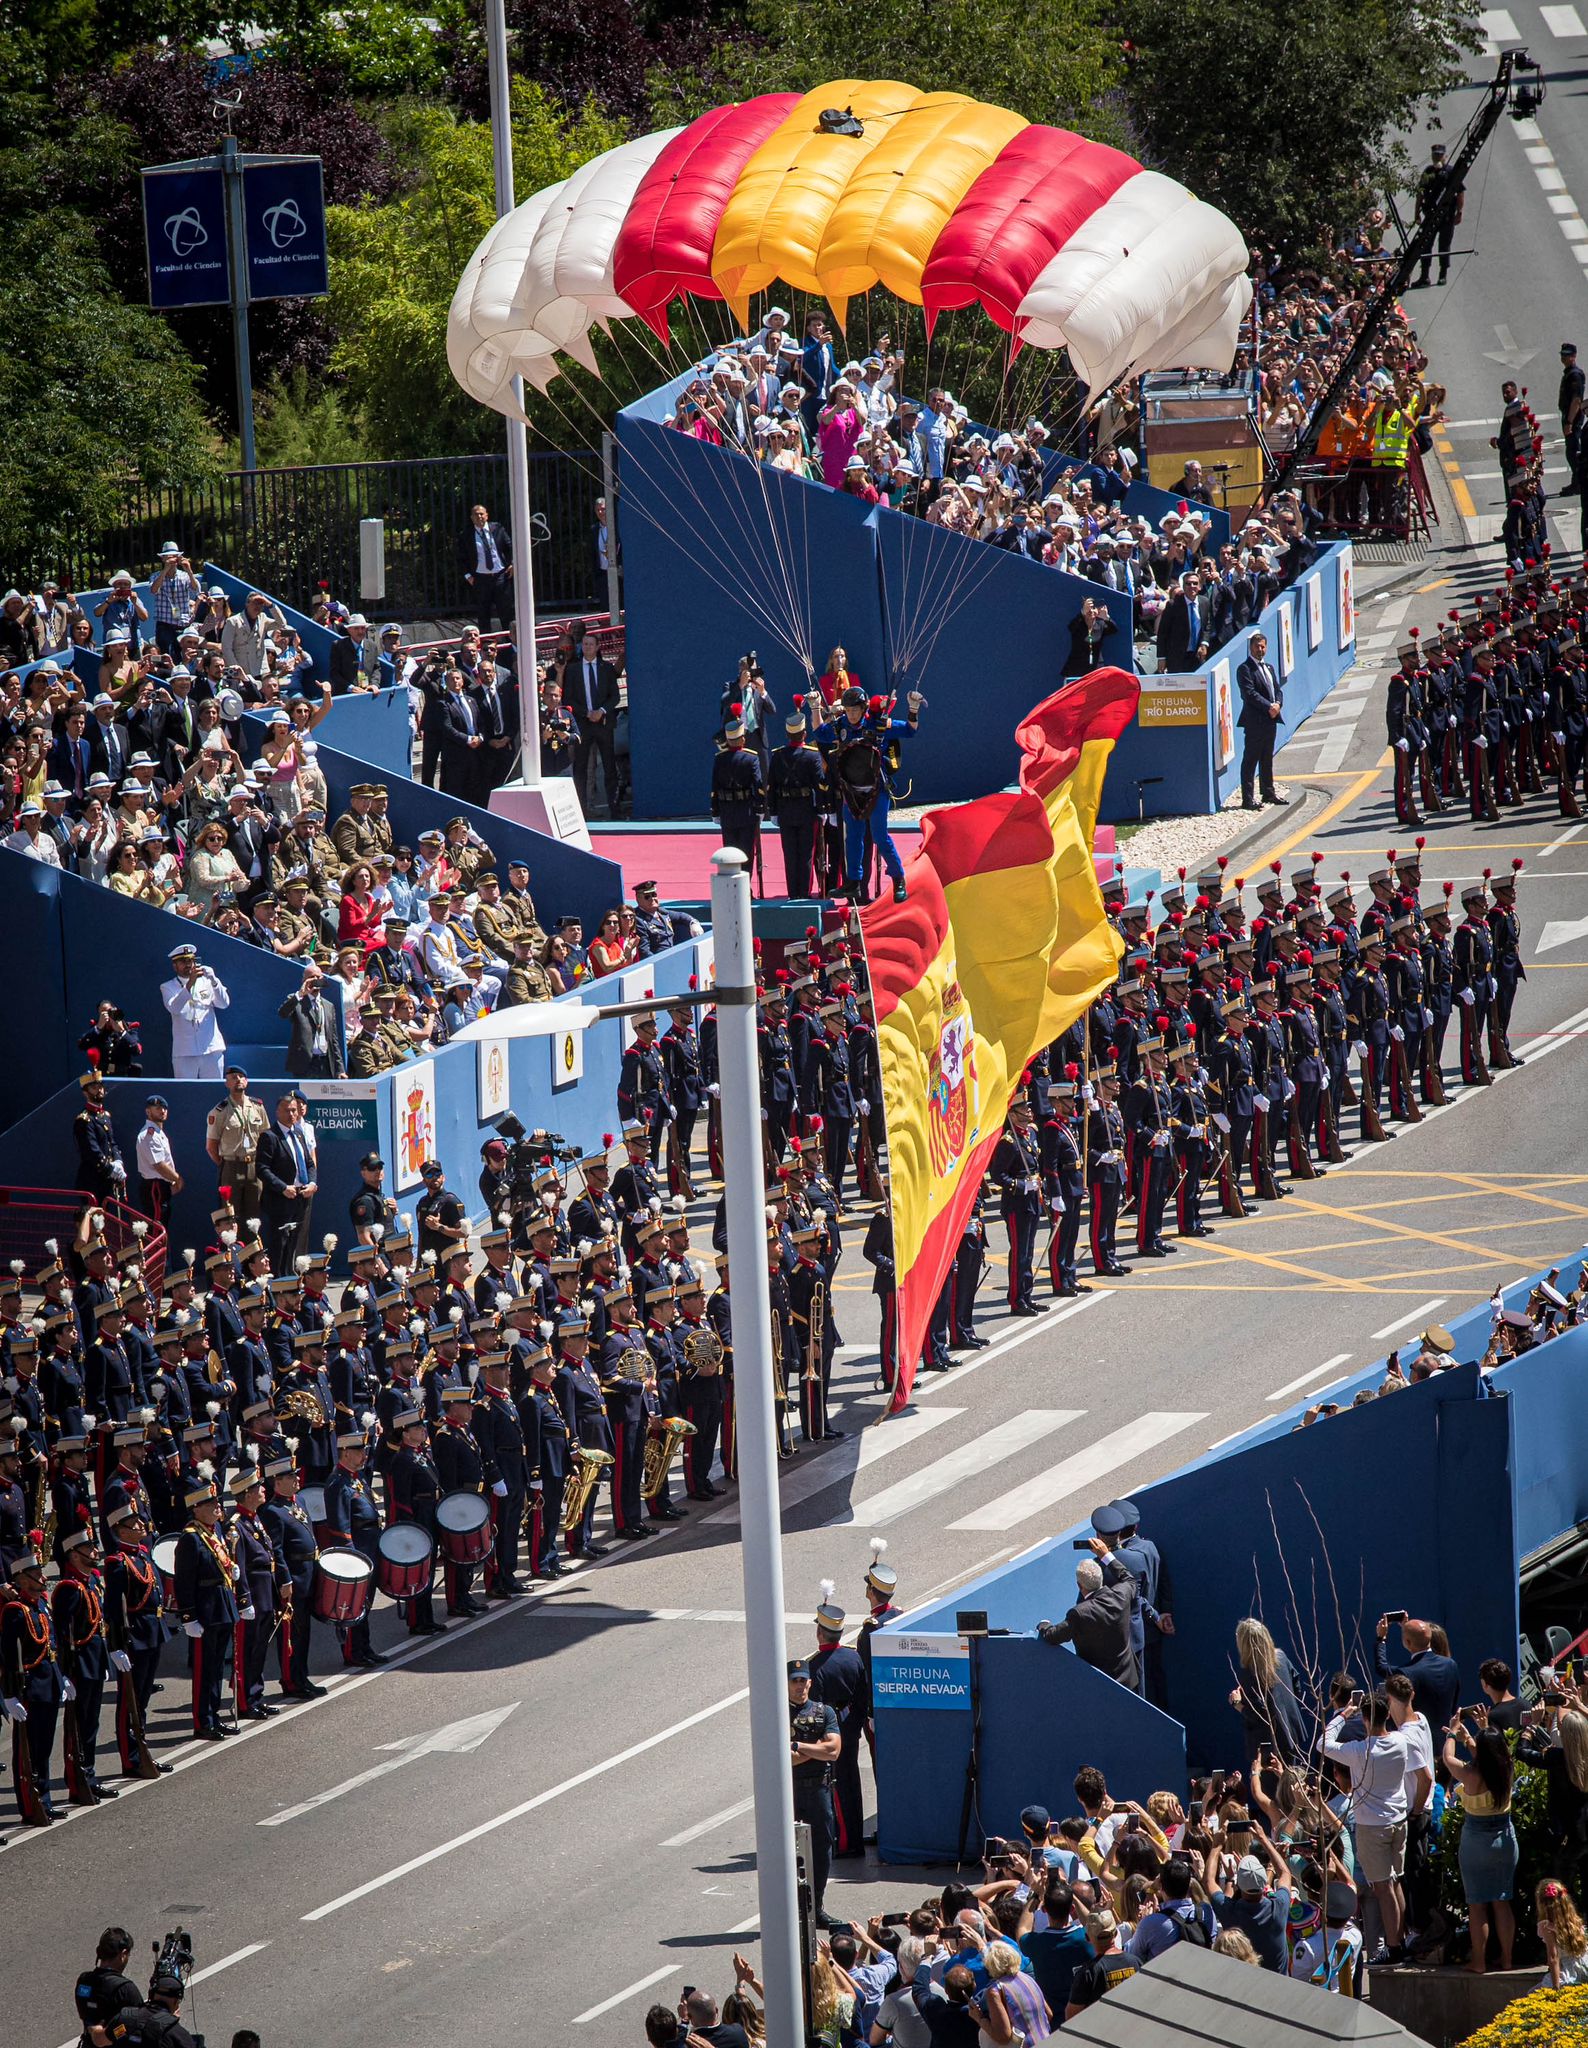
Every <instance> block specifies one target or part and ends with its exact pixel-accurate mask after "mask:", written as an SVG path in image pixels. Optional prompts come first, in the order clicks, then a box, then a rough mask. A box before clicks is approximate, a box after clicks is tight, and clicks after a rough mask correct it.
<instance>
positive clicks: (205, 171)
mask: <svg viewBox="0 0 1588 2048" xmlns="http://www.w3.org/2000/svg"><path fill="white" fill-rule="evenodd" d="M315 168H316V171H318V168H319V166H318V165H316V166H315ZM143 232H144V239H145V241H146V242H147V243H148V249H149V304H150V305H151V306H160V307H165V308H172V307H178V306H224V305H225V304H226V302H227V300H228V299H229V298H230V296H231V292H230V290H229V287H228V282H227V275H226V190H225V184H224V181H223V179H222V175H221V168H220V165H219V163H218V162H217V163H210V164H204V163H201V164H196V165H189V164H172V165H170V166H165V165H156V166H154V167H153V168H151V169H148V170H146V171H145V172H144V173H143ZM322 289H323V287H322Z"/></svg>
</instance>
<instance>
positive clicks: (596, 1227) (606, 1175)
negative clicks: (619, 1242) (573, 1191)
mask: <svg viewBox="0 0 1588 2048" xmlns="http://www.w3.org/2000/svg"><path fill="white" fill-rule="evenodd" d="M614 1143H615V1140H614V1138H613V1135H612V1133H611V1132H610V1131H607V1132H605V1133H604V1134H603V1136H602V1139H601V1149H600V1151H599V1152H587V1153H586V1154H585V1156H584V1157H583V1158H582V1159H581V1160H580V1161H579V1171H580V1172H581V1173H582V1174H583V1176H584V1192H583V1194H581V1195H580V1196H579V1197H578V1199H577V1200H576V1201H574V1202H573V1203H571V1204H570V1205H569V1209H568V1228H569V1230H570V1231H571V1232H572V1234H573V1237H574V1239H575V1241H576V1242H577V1241H578V1240H579V1239H580V1238H587V1239H588V1240H589V1241H590V1242H591V1243H592V1244H598V1243H599V1242H600V1241H601V1239H602V1238H604V1237H616V1236H617V1234H618V1229H619V1224H620V1220H621V1219H620V1218H619V1216H618V1205H617V1203H616V1202H615V1201H614V1200H613V1199H612V1188H611V1181H612V1166H611V1161H610V1160H609V1158H608V1156H607V1155H608V1154H609V1153H610V1152H611V1150H612V1147H613V1144H614Z"/></svg>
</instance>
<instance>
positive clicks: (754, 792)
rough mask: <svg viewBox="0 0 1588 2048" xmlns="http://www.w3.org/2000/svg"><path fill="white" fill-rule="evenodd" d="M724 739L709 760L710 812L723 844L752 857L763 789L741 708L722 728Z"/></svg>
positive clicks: (759, 829)
mask: <svg viewBox="0 0 1588 2048" xmlns="http://www.w3.org/2000/svg"><path fill="white" fill-rule="evenodd" d="M722 736H723V739H724V740H725V741H726V742H727V744H726V746H725V747H724V748H723V750H722V751H721V752H720V753H719V754H718V756H717V758H716V760H715V761H714V762H713V763H712V769H711V815H712V816H713V817H714V818H715V819H716V820H717V822H718V824H719V825H720V826H721V828H722V843H723V845H724V846H734V847H737V848H738V850H739V851H740V853H742V854H743V855H744V857H745V859H746V860H754V858H755V854H756V847H757V843H758V841H759V839H760V832H761V813H762V810H763V808H764V803H765V789H764V785H763V783H762V779H761V758H760V756H759V755H758V754H757V753H756V752H755V751H754V750H753V748H751V747H749V746H748V745H746V743H745V730H744V717H743V713H742V709H741V708H740V707H738V706H734V707H732V715H731V716H730V717H729V719H728V722H727V724H726V725H725V726H724V727H723V729H722Z"/></svg>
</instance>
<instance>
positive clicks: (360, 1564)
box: [309, 1550, 375, 1624]
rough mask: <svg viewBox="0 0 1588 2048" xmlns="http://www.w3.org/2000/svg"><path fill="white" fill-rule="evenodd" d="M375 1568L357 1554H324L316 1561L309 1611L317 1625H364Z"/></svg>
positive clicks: (346, 1551)
mask: <svg viewBox="0 0 1588 2048" xmlns="http://www.w3.org/2000/svg"><path fill="white" fill-rule="evenodd" d="M374 1580H375V1567H374V1566H373V1565H372V1564H371V1563H370V1561H369V1559H368V1558H367V1557H365V1556H364V1555H363V1553H362V1552H361V1551H357V1550H322V1551H321V1552H320V1555H319V1556H318V1557H317V1558H316V1559H315V1560H314V1584H313V1585H312V1586H311V1587H310V1589H309V1611H310V1613H311V1614H312V1615H313V1616H314V1618H315V1620H316V1621H335V1622H342V1623H344V1624H345V1623H347V1622H353V1621H362V1620H363V1618H364V1613H365V1610H366V1609H367V1608H368V1606H369V1596H370V1588H371V1586H372V1585H373V1584H374Z"/></svg>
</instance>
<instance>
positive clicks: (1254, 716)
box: [1235, 633, 1285, 811]
mask: <svg viewBox="0 0 1588 2048" xmlns="http://www.w3.org/2000/svg"><path fill="white" fill-rule="evenodd" d="M1235 680H1236V682H1237V683H1238V684H1239V685H1240V692H1241V715H1240V717H1239V718H1238V719H1237V720H1236V724H1237V725H1239V727H1240V728H1241V731H1242V732H1243V733H1244V734H1245V736H1246V737H1245V739H1244V740H1243V742H1242V745H1241V802H1242V803H1243V804H1244V805H1245V807H1246V809H1247V810H1249V811H1255V810H1257V809H1258V808H1259V806H1258V802H1257V799H1256V797H1255V796H1254V795H1253V793H1252V792H1253V789H1254V787H1255V786H1256V785H1257V783H1258V782H1259V780H1260V781H1261V784H1262V792H1263V802H1264V803H1265V804H1277V803H1278V802H1279V794H1278V792H1277V791H1276V790H1275V788H1274V739H1275V736H1276V735H1277V733H1278V731H1279V720H1280V717H1281V714H1282V713H1283V710H1284V702H1285V693H1284V691H1283V689H1281V687H1280V682H1279V672H1278V670H1277V669H1275V667H1274V666H1273V664H1272V662H1270V661H1269V659H1268V636H1267V635H1266V634H1265V633H1254V634H1253V635H1252V637H1251V639H1250V640H1249V641H1248V642H1247V655H1246V659H1245V660H1244V661H1243V662H1242V663H1241V665H1240V667H1239V668H1238V669H1237V670H1236V671H1235Z"/></svg>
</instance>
